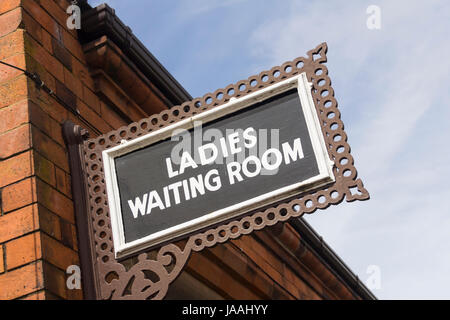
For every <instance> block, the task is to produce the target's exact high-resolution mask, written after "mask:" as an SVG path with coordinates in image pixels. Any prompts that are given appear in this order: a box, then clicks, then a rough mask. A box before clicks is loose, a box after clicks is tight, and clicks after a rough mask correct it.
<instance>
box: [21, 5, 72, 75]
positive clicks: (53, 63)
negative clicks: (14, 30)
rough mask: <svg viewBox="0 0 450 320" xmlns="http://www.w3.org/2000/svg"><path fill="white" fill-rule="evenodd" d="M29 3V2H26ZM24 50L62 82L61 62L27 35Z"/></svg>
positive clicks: (62, 70)
mask: <svg viewBox="0 0 450 320" xmlns="http://www.w3.org/2000/svg"><path fill="white" fill-rule="evenodd" d="M26 2H30V1H26ZM24 38H25V50H26V52H27V53H28V54H30V55H31V56H32V57H33V58H34V59H35V60H36V61H37V62H38V63H39V64H41V65H42V66H44V67H45V69H47V71H48V72H49V73H50V74H52V75H53V76H54V77H55V78H56V79H58V80H59V81H61V82H63V81H64V69H63V65H62V63H61V62H59V61H58V60H57V59H56V58H55V57H53V56H52V55H50V53H49V52H48V51H47V50H46V49H45V48H44V47H43V46H41V45H40V44H39V43H38V42H37V41H36V40H34V39H33V38H32V37H30V36H29V35H25V37H24Z"/></svg>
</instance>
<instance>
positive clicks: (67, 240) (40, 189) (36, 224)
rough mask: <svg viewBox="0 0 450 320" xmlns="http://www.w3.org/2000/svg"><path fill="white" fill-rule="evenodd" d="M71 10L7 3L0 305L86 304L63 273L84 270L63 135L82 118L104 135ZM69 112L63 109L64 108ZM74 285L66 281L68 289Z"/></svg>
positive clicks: (0, 8)
mask: <svg viewBox="0 0 450 320" xmlns="http://www.w3.org/2000/svg"><path fill="white" fill-rule="evenodd" d="M68 5H70V2H69V1H67V0H40V1H35V0H1V1H0V61H3V62H5V63H8V64H11V65H14V66H17V67H19V68H21V69H25V70H27V71H28V72H30V73H36V74H38V75H39V77H40V78H41V79H42V80H43V81H44V82H45V84H46V85H47V86H48V87H49V88H50V89H51V90H52V91H53V92H55V93H56V95H57V97H58V98H59V100H58V99H55V98H54V97H52V96H51V95H49V94H48V93H47V92H45V91H44V90H42V89H39V88H37V87H36V84H35V83H34V82H33V81H32V80H31V79H29V78H28V77H27V76H26V74H25V73H24V72H22V71H20V70H17V69H14V68H11V67H8V66H5V65H0V299H39V300H41V299H82V298H83V294H82V290H81V289H76V288H75V289H74V288H73V287H72V288H69V287H70V286H68V285H67V280H68V279H69V275H70V274H67V269H68V268H69V267H70V266H73V265H75V266H78V265H79V255H78V244H77V232H76V226H75V217H74V203H73V201H72V191H71V177H70V169H69V159H68V154H67V148H66V146H65V143H64V140H63V137H62V130H61V126H62V124H63V122H64V121H65V120H67V119H70V120H72V121H73V122H75V123H78V124H80V121H79V119H78V118H77V117H76V116H75V115H74V114H73V113H71V112H70V108H74V109H80V110H82V112H83V113H84V115H85V117H86V118H89V119H90V121H91V122H93V123H96V125H97V126H98V127H100V128H102V129H103V130H105V131H106V130H109V129H111V128H112V127H111V126H110V125H109V124H108V123H106V122H104V121H103V120H102V117H101V114H100V105H101V103H100V100H99V98H98V97H97V96H96V95H94V94H93V93H92V92H93V91H94V89H93V85H94V84H93V83H94V82H93V80H92V78H91V77H90V73H89V69H88V67H87V65H86V62H85V58H84V54H83V50H82V46H81V44H80V43H79V41H78V35H77V32H76V30H70V29H68V27H67V24H66V20H67V17H68V16H67V14H66V8H67V6H68ZM60 101H63V102H64V105H62V104H61V103H60ZM69 280H70V279H69Z"/></svg>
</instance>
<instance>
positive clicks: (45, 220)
mask: <svg viewBox="0 0 450 320" xmlns="http://www.w3.org/2000/svg"><path fill="white" fill-rule="evenodd" d="M38 208H39V227H40V229H41V230H42V231H43V232H45V233H46V234H48V235H49V236H52V237H53V238H55V239H58V240H61V223H60V220H61V219H60V218H59V217H58V216H57V215H55V214H53V213H52V212H51V211H50V210H48V209H46V208H45V207H43V206H41V205H38Z"/></svg>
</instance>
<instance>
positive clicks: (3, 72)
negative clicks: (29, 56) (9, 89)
mask: <svg viewBox="0 0 450 320" xmlns="http://www.w3.org/2000/svg"><path fill="white" fill-rule="evenodd" d="M3 61H4V62H6V63H9V64H10V65H13V66H16V67H19V68H21V69H23V70H25V68H26V67H25V55H24V54H22V53H19V54H16V55H15V56H12V57H9V58H7V59H5V60H3ZM21 74H23V72H22V71H19V70H17V69H14V68H11V67H9V66H5V65H3V64H2V65H0V83H3V82H7V81H9V80H12V79H14V78H16V77H18V76H19V75H21Z"/></svg>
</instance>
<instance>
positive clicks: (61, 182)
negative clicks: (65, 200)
mask: <svg viewBox="0 0 450 320" xmlns="http://www.w3.org/2000/svg"><path fill="white" fill-rule="evenodd" d="M55 169H56V188H57V189H58V190H59V191H61V192H62V193H64V194H65V195H66V196H67V197H69V198H72V195H71V194H70V188H69V184H68V179H67V174H66V173H65V172H64V171H63V170H61V169H60V168H58V167H55Z"/></svg>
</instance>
